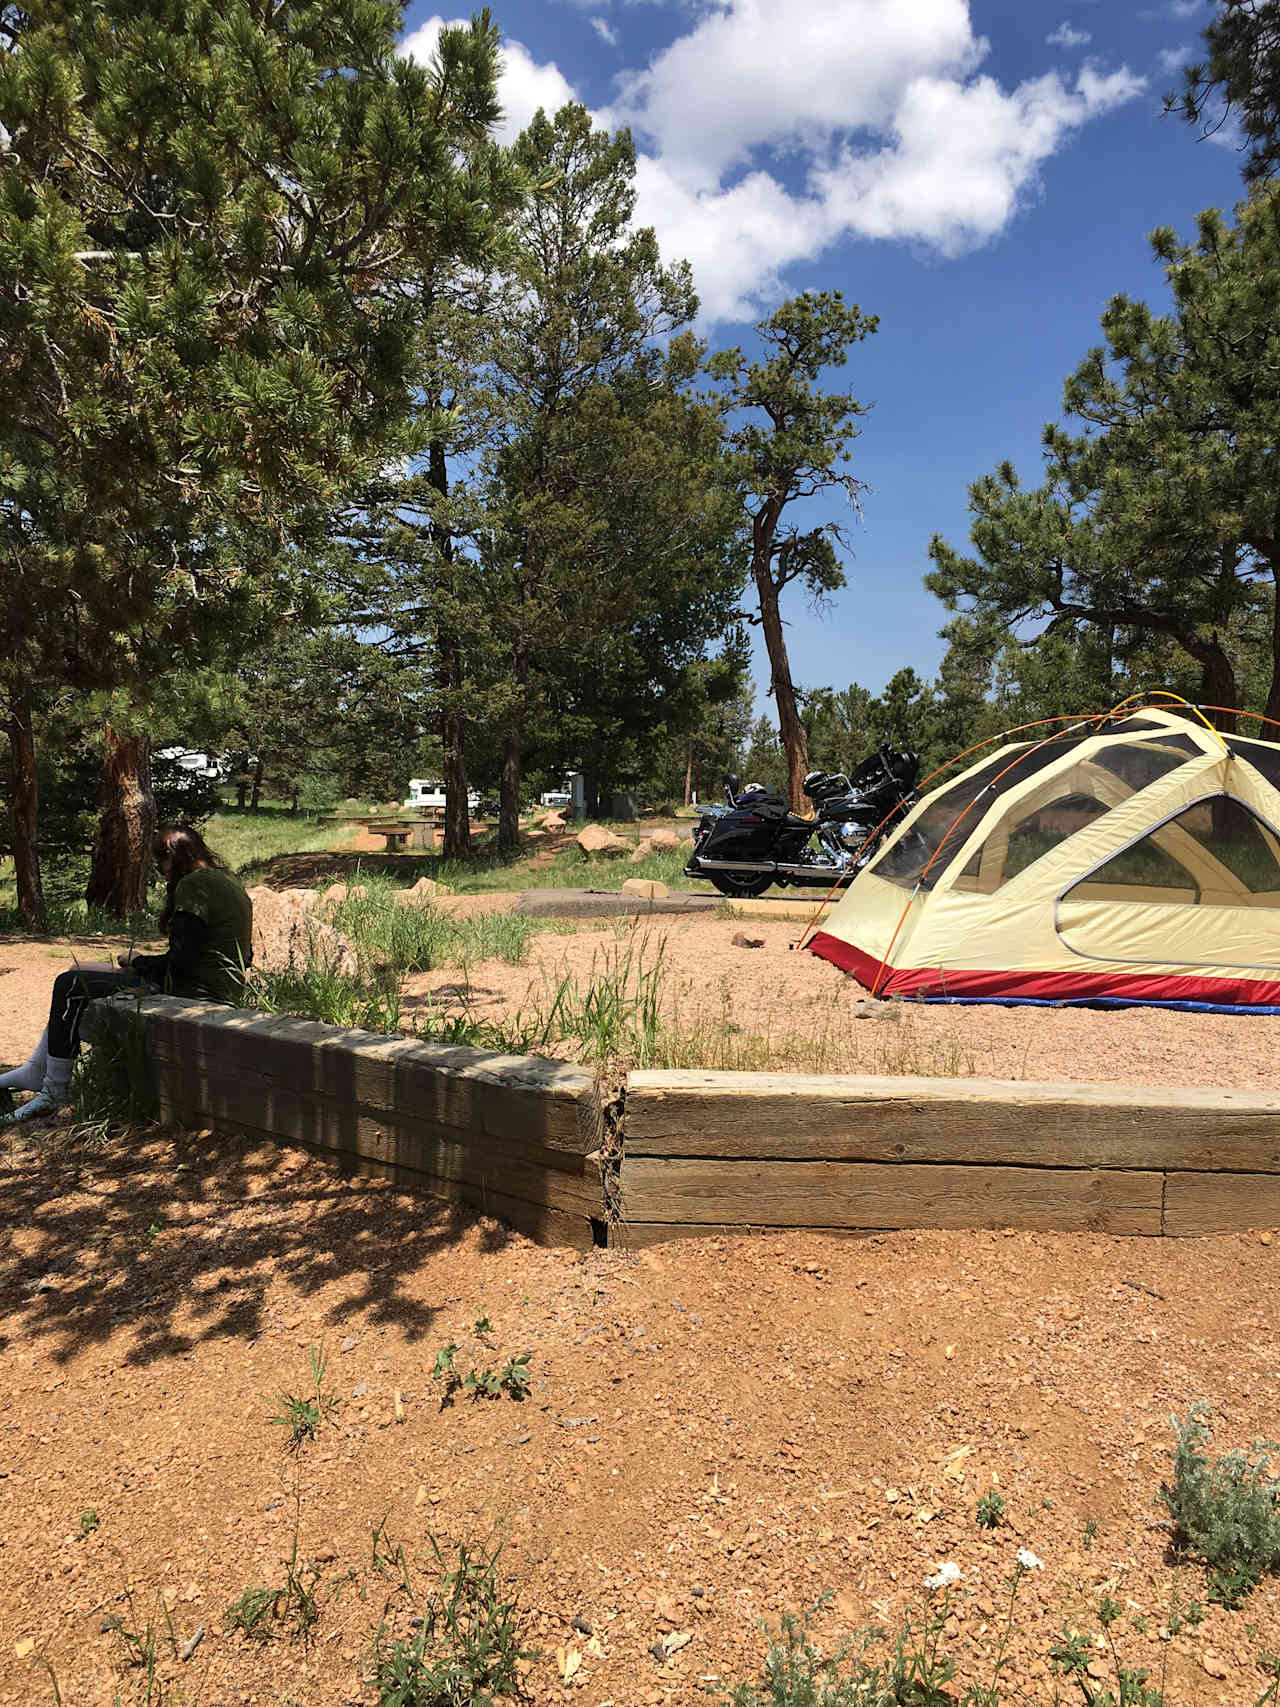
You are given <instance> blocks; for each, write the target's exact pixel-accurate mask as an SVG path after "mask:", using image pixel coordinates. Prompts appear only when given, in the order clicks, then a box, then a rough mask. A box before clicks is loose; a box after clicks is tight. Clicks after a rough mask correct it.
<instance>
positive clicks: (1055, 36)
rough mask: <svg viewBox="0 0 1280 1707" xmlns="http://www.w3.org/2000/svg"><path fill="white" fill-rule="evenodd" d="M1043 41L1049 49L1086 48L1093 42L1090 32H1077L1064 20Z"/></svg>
mask: <svg viewBox="0 0 1280 1707" xmlns="http://www.w3.org/2000/svg"><path fill="white" fill-rule="evenodd" d="M1044 39H1045V41H1046V42H1047V43H1048V45H1049V46H1050V47H1086V46H1087V45H1088V44H1089V43H1090V42H1091V41H1092V40H1093V32H1092V31H1091V30H1077V29H1073V28H1072V26H1071V25H1070V24H1069V23H1067V22H1066V20H1065V19H1064V20H1063V22H1062V23H1060V24H1059V25H1058V27H1057V29H1056V30H1054V31H1053V33H1052V34H1051V35H1047V36H1046V37H1045V38H1044Z"/></svg>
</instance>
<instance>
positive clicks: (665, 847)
mask: <svg viewBox="0 0 1280 1707" xmlns="http://www.w3.org/2000/svg"><path fill="white" fill-rule="evenodd" d="M648 839H649V845H650V847H652V848H653V850H654V852H655V853H675V851H676V849H677V848H678V847H679V846H680V838H679V836H677V835H676V833H675V831H674V830H650V832H649V838H648Z"/></svg>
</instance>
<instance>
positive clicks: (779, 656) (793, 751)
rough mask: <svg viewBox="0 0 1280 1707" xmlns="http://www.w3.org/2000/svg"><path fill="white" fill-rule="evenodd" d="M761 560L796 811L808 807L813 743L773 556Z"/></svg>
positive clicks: (765, 623) (762, 595) (763, 615)
mask: <svg viewBox="0 0 1280 1707" xmlns="http://www.w3.org/2000/svg"><path fill="white" fill-rule="evenodd" d="M756 555H757V561H756V564H755V568H754V573H755V582H756V593H757V596H758V597H759V600H760V626H761V628H762V629H763V630H764V643H765V647H766V649H767V651H768V653H769V668H770V671H771V672H772V684H771V689H770V691H771V692H772V694H773V699H774V704H775V705H776V706H777V708H778V734H779V736H780V738H781V740H782V748H783V751H784V752H785V753H786V755H787V793H788V796H789V798H790V801H791V810H792V811H793V812H803V811H804V809H805V798H804V786H803V784H804V779H805V774H806V773H807V771H808V769H809V743H808V741H807V740H806V738H805V732H804V724H803V723H801V721H800V711H799V707H798V706H797V703H796V690H795V686H794V684H793V683H792V680H791V665H790V663H789V661H788V659H787V642H786V637H785V636H784V634H783V632H782V615H781V612H780V611H779V609H778V589H777V587H775V586H774V583H773V576H772V575H771V574H770V572H769V563H770V558H769V557H767V556H766V557H765V559H764V561H763V562H761V561H760V560H759V553H758V552H757V554H756Z"/></svg>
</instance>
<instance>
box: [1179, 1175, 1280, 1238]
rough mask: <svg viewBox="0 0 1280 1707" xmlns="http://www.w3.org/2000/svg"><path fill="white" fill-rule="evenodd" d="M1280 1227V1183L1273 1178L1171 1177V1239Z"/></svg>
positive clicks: (1260, 1176)
mask: <svg viewBox="0 0 1280 1707" xmlns="http://www.w3.org/2000/svg"><path fill="white" fill-rule="evenodd" d="M1250 1227H1280V1179H1278V1178H1277V1177H1276V1176H1275V1175H1274V1174H1220V1173H1176V1174H1170V1175H1169V1178H1168V1182H1167V1184H1166V1186H1165V1214H1164V1230H1165V1232H1166V1233H1167V1234H1168V1235H1169V1236H1170V1237H1171V1238H1175V1239H1177V1238H1191V1237H1196V1236H1198V1235H1201V1234H1205V1233H1242V1232H1245V1231H1247V1230H1248V1229H1249V1228H1250Z"/></svg>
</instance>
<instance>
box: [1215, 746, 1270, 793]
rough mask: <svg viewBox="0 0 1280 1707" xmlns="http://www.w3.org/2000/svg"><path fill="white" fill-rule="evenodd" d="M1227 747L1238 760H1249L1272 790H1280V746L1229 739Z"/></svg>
mask: <svg viewBox="0 0 1280 1707" xmlns="http://www.w3.org/2000/svg"><path fill="white" fill-rule="evenodd" d="M1227 747H1228V750H1229V751H1230V752H1231V754H1232V756H1233V757H1234V758H1237V759H1247V760H1248V761H1249V763H1250V764H1251V765H1252V766H1253V768H1254V770H1256V771H1257V772H1258V773H1259V775H1261V776H1264V777H1265V778H1266V780H1267V781H1268V782H1269V783H1270V784H1271V786H1272V788H1275V789H1280V746H1276V745H1275V744H1274V743H1273V742H1270V741H1248V740H1239V739H1237V738H1236V737H1234V736H1228V737H1227Z"/></svg>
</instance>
